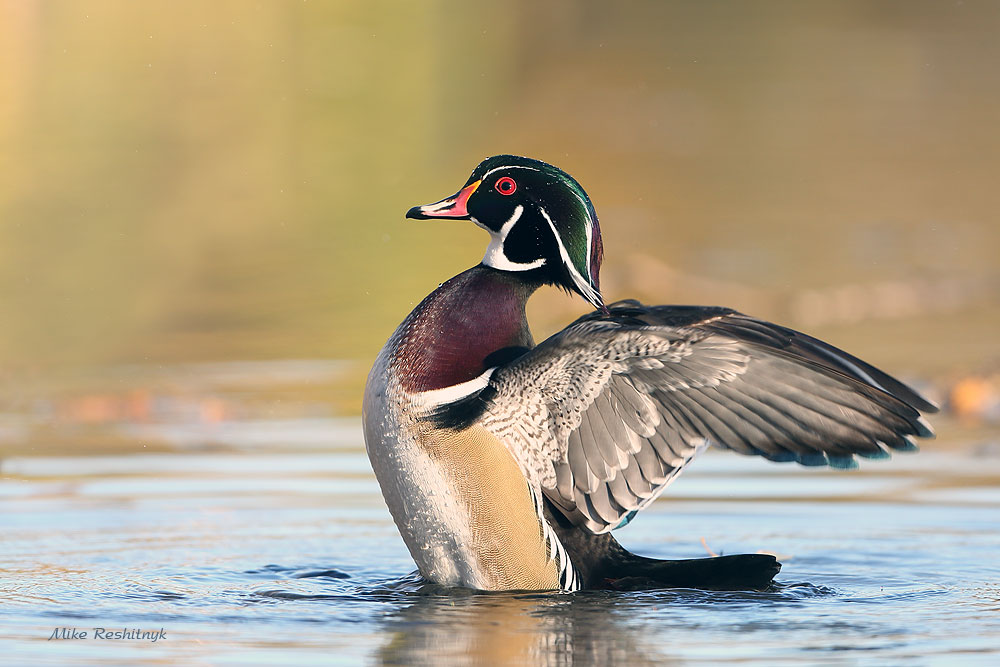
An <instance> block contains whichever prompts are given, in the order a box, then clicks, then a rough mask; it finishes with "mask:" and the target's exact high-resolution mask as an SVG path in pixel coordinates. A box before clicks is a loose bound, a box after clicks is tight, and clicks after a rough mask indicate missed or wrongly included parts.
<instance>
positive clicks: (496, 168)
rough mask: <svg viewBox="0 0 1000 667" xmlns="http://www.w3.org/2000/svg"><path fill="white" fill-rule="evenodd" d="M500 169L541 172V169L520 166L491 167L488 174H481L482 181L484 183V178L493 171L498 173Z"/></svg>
mask: <svg viewBox="0 0 1000 667" xmlns="http://www.w3.org/2000/svg"><path fill="white" fill-rule="evenodd" d="M501 169H527V170H528V171H541V169H535V168H534V167H526V166H524V165H521V164H508V165H504V166H502V167H493V168H492V169H490V170H489V171H488V172H486V173H485V174H483V180H484V181H485V180H486V177H487V176H489V175H490V174H492V173H493V172H494V171H500V170H501Z"/></svg>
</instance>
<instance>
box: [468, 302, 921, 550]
mask: <svg viewBox="0 0 1000 667" xmlns="http://www.w3.org/2000/svg"><path fill="white" fill-rule="evenodd" d="M488 390H489V392H488V396H489V398H488V399H487V406H486V412H485V415H484V420H483V424H484V426H486V428H488V429H489V430H491V431H493V432H494V433H495V434H496V435H498V436H499V437H500V438H501V439H502V440H503V441H504V442H505V443H506V444H507V446H508V447H509V448H510V449H511V451H512V453H513V454H514V456H515V457H517V458H518V459H519V461H520V462H521V465H522V466H523V467H525V468H526V469H527V470H529V471H533V472H534V473H535V474H536V476H537V479H538V480H539V482H540V483H541V486H542V490H543V492H544V493H545V495H546V496H547V497H548V498H549V499H550V500H551V501H552V502H553V503H554V504H555V505H556V506H557V507H559V508H560V509H561V510H562V512H563V513H564V514H566V515H567V516H568V517H569V518H570V519H571V520H573V521H574V523H576V524H577V525H581V526H585V527H587V528H588V529H589V530H591V531H593V532H595V533H603V532H607V531H609V530H611V529H613V528H615V527H616V526H618V525H620V524H621V523H622V522H623V521H626V522H627V521H628V520H629V519H630V518H631V517H632V516H633V515H634V513H635V512H637V511H638V510H640V509H642V508H643V507H645V506H646V505H648V504H649V503H650V502H652V501H653V500H654V499H655V498H656V497H657V496H658V495H659V494H660V493H661V492H662V491H663V489H664V488H665V487H666V486H667V484H669V483H670V482H671V481H672V480H673V478H674V477H675V476H676V475H677V474H678V473H679V472H680V471H681V470H682V469H683V468H684V467H685V466H686V465H687V464H688V463H689V462H690V461H691V460H692V458H693V457H694V456H695V455H696V454H697V453H698V452H699V451H701V450H702V449H703V448H704V447H705V446H706V445H708V444H712V445H716V446H720V447H724V448H727V449H732V450H735V451H737V452H740V453H743V454H754V455H758V456H763V457H765V458H768V459H771V460H773V461H797V462H799V463H801V464H804V465H831V466H833V467H838V468H852V467H856V466H857V462H856V461H855V458H854V455H858V456H862V457H866V458H887V457H888V455H889V454H888V452H889V450H892V449H896V450H903V451H905V450H913V449H915V445H914V442H913V437H914V436H918V437H930V436H932V435H933V433H932V432H931V430H930V428H929V427H928V425H927V423H926V422H925V421H924V420H923V419H922V418H921V416H920V412H919V411H920V410H922V411H925V412H934V411H936V410H937V408H936V407H935V406H934V405H933V404H931V403H929V402H927V401H926V400H925V399H923V398H922V397H920V395H918V394H917V393H916V392H915V391H913V390H912V389H910V388H909V387H907V386H906V385H904V384H903V383H901V382H899V381H898V380H895V379H894V378H892V377H890V376H888V375H886V374H885V373H883V372H881V371H879V370H878V369H876V368H874V367H873V366H870V365H869V364H866V363H865V362H863V361H861V360H859V359H857V358H855V357H852V356H851V355H848V354H847V353H845V352H842V351H841V350H838V349H836V348H834V347H832V346H830V345H827V344H826V343H823V342H822V341H819V340H817V339H815V338H812V337H810V336H806V335H804V334H801V333H798V332H796V331H793V330H791V329H787V328H785V327H780V326H778V325H775V324H770V323H768V322H763V321H761V320H757V319H754V318H751V317H747V316H745V315H742V314H740V313H737V312H735V311H733V310H729V309H725V308H706V307H700V306H658V307H645V306H641V305H640V304H638V303H637V302H621V303H619V304H615V305H613V306H612V307H611V308H610V312H609V314H601V313H600V312H596V313H593V314H591V315H587V316H585V317H583V318H581V319H579V320H577V321H576V322H574V323H573V324H572V325H570V326H569V327H567V328H566V329H564V330H563V331H561V332H560V333H558V334H556V335H554V336H552V337H551V338H549V339H548V340H546V341H544V342H543V343H541V344H540V345H538V346H537V347H536V348H534V349H532V350H530V351H529V352H527V353H525V354H524V355H523V356H521V357H519V358H517V359H516V360H514V361H513V362H512V363H510V364H508V365H505V366H501V367H500V368H498V369H497V370H496V371H495V372H494V373H493V376H492V378H491V380H490V387H489V388H488ZM486 396H487V395H486V394H484V398H486ZM539 443H541V444H539Z"/></svg>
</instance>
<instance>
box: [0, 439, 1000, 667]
mask: <svg viewBox="0 0 1000 667" xmlns="http://www.w3.org/2000/svg"><path fill="white" fill-rule="evenodd" d="M288 427H289V428H288V432H289V433H292V434H299V437H298V438H297V439H293V440H294V441H293V443H292V444H285V443H283V442H282V440H281V436H280V433H281V430H280V429H277V428H275V429H272V431H271V432H272V433H273V434H274V437H273V439H271V440H270V441H268V439H267V438H266V437H264V436H262V435H261V433H262V432H264V433H266V432H267V431H266V430H264V431H261V430H255V429H252V428H249V427H247V425H243V426H242V427H241V428H242V430H240V429H239V428H235V427H234V429H233V430H232V431H230V432H229V436H230V437H229V438H228V441H229V443H230V444H229V446H228V447H227V448H226V449H216V450H213V451H202V450H198V449H197V448H190V447H189V448H188V449H187V451H177V452H172V453H170V452H167V453H150V454H133V455H120V454H115V455H107V456H62V457H40V456H38V457H32V456H18V457H12V458H8V459H6V460H4V461H3V478H2V480H0V505H2V506H3V511H2V514H0V528H2V534H3V540H2V543H0V545H2V546H0V559H2V570H0V591H2V592H0V595H2V599H3V604H2V606H0V629H2V632H0V634H2V638H3V639H2V644H0V646H2V650H3V651H4V654H5V656H6V657H7V658H8V659H9V660H10V661H12V662H14V663H23V662H29V661H30V662H32V663H35V664H61V663H65V662H67V661H74V662H82V663H92V664H133V663H135V662H137V661H143V662H145V661H160V662H165V663H174V662H178V663H179V662H184V663H192V662H193V663H195V664H208V663H211V664H229V663H234V664H247V663H257V664H267V663H280V662H288V661H293V660H294V661H296V662H304V663H311V662H315V663H321V662H322V663H328V662H334V663H357V662H365V663H384V664H447V663H451V662H458V663H468V662H476V661H481V660H491V661H497V660H499V661H507V662H514V663H531V664H557V665H561V664H570V663H573V662H579V663H581V664H588V663H591V662H595V661H596V662H599V663H605V662H608V661H611V660H615V661H622V662H624V661H628V663H629V664H665V663H667V664H671V663H678V664H685V663H718V662H740V663H744V664H776V663H782V662H788V663H800V662H802V661H808V662H823V663H834V664H857V663H859V662H865V663H869V662H870V663H877V664H886V663H899V662H904V661H905V662H907V663H908V664H939V663H943V662H946V661H948V662H950V661H952V660H954V659H955V658H956V657H960V658H963V659H965V660H967V661H978V662H981V663H982V664H991V663H993V664H995V662H996V661H997V660H1000V566H998V561H997V557H996V554H997V552H998V551H1000V530H998V529H1000V513H998V511H997V506H998V504H1000V485H998V482H1000V454H998V452H997V451H996V449H995V448H991V447H989V446H978V447H977V446H972V445H970V446H967V447H963V446H951V447H943V446H942V444H938V445H936V446H932V447H929V448H927V451H924V452H922V453H920V454H917V455H900V456H896V457H894V458H893V459H892V460H891V461H887V462H868V463H867V464H865V463H863V464H862V465H863V469H862V470H861V471H860V472H846V473H845V472H832V471H820V470H808V469H803V468H800V467H797V466H789V465H778V464H771V463H767V462H762V461H757V460H754V459H749V458H744V457H740V456H737V455H733V454H725V453H718V454H716V453H710V454H708V455H706V456H705V457H704V458H703V459H702V460H699V461H697V462H696V464H695V465H694V466H693V467H692V469H691V470H690V471H688V472H687V473H686V474H685V475H684V476H683V477H682V478H681V479H680V480H679V481H678V482H677V483H676V484H675V485H674V486H673V487H671V489H670V492H669V493H668V494H667V496H666V497H665V498H664V499H661V500H660V501H659V502H657V503H655V504H654V505H653V506H652V507H651V508H649V510H647V511H646V512H644V514H643V515H642V516H641V517H639V518H638V519H637V520H636V521H635V522H634V523H633V524H632V525H631V526H629V527H628V528H626V529H624V530H622V531H620V532H619V538H620V539H621V540H622V541H623V542H624V543H625V544H626V545H627V546H629V547H630V548H632V549H633V550H635V551H638V552H640V553H643V554H646V555H651V556H658V557H664V558H683V557H701V556H704V555H705V551H704V548H703V547H702V545H701V544H700V541H701V539H702V538H704V540H705V544H706V545H707V546H708V547H709V548H711V549H713V550H714V551H716V552H720V553H737V552H751V551H757V550H765V551H770V552H774V553H777V554H779V555H780V556H781V558H782V560H783V562H784V569H783V570H782V572H781V574H780V575H779V576H778V578H777V582H778V583H777V584H776V585H775V586H774V587H773V589H771V590H769V591H766V592H760V593H725V592H700V591H693V590H676V591H650V592H642V593H608V592H585V593H578V594H535V593H532V594H527V593H505V594H483V593H474V592H470V591H460V590H459V591H456V590H447V589H443V588H440V587H435V586H431V585H427V584H424V583H423V582H421V581H420V580H419V578H418V577H416V576H415V575H413V574H411V571H412V569H413V564H412V561H411V560H410V558H409V555H408V554H407V552H406V549H405V547H404V546H403V544H402V542H401V540H400V538H399V537H398V534H397V532H396V529H395V526H394V525H393V524H392V521H391V519H390V517H389V515H388V513H387V511H386V509H385V507H384V505H383V503H382V500H381V496H380V493H379V490H378V486H377V484H376V482H375V480H374V478H373V476H372V474H371V472H370V468H369V465H368V461H367V458H366V457H365V454H364V451H363V447H362V445H361V440H360V428H359V425H358V423H357V421H356V420H353V419H346V420H338V419H311V420H299V421H296V422H290V423H289V424H288ZM219 428H221V429H222V431H223V432H225V428H224V427H219ZM240 433H255V435H254V437H249V436H248V437H245V438H242V439H241V437H240V435H239V434H240ZM303 434H311V435H303ZM351 434H353V439H352V436H351ZM323 443H334V444H332V445H331V444H323ZM56 628H76V629H77V630H78V631H88V632H91V633H93V629H94V628H107V629H121V628H126V629H138V630H143V631H153V630H159V629H161V628H162V629H163V631H164V633H165V635H164V636H163V637H162V638H161V639H158V640H157V641H156V642H152V641H150V640H148V639H147V640H142V639H121V640H96V639H92V638H88V639H58V640H56V639H52V640H50V639H49V637H50V636H51V635H52V633H53V631H54V630H55V629H56Z"/></svg>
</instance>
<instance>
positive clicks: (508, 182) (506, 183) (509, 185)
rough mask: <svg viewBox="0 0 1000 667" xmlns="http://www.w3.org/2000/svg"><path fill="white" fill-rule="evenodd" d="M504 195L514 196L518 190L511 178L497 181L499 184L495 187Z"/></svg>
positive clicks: (505, 177) (507, 177)
mask: <svg viewBox="0 0 1000 667" xmlns="http://www.w3.org/2000/svg"><path fill="white" fill-rule="evenodd" d="M494 187H495V188H496V189H497V192H499V193H500V194H502V195H512V194H514V191H515V190H517V183H515V182H514V179H513V178H511V177H510V176H504V177H503V178H500V179H497V183H496V185H495V186H494Z"/></svg>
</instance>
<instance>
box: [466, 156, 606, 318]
mask: <svg viewBox="0 0 1000 667" xmlns="http://www.w3.org/2000/svg"><path fill="white" fill-rule="evenodd" d="M501 169H527V170H528V171H538V172H541V169H536V168H535V167H528V166H525V165H521V164H510V165H504V166H502V167H494V168H493V169H490V170H489V171H488V172H486V173H485V174H483V178H482V180H483V181H485V180H486V177H487V176H489V175H490V174H492V173H493V172H495V171H500V170H501ZM570 192H572V193H573V196H574V197H576V198H577V199H578V200H580V206H582V207H583V210H584V211H585V212H587V211H589V210H590V209H589V207H588V206H587V202H586V201H585V200H584V199H583V197H581V196H580V195H579V194H578V193H577V192H576V191H575V190H573V189H572V188H570ZM539 208H541V207H539ZM542 213H543V214H544V215H545V219H546V220H548V221H549V226H550V227H552V233H553V234H555V236H556V241H558V242H559V250H560V252H561V253H562V255H563V261H564V262H565V261H566V257H567V256H568V255H567V254H566V249H565V248H564V247H563V245H562V240H561V239H560V238H559V234H558V233H557V232H556V228H555V226H554V225H553V224H552V219H551V218H549V216H548V214H546V213H545V211H544V210H543V211H542ZM476 224H479V223H478V222H477V223H476ZM504 226H505V227H506V225H504ZM480 227H482V225H480ZM484 229H485V228H484ZM504 236H505V237H506V234H505V235H504ZM593 242H594V230H593V229H592V228H591V226H590V225H587V250H588V252H587V274H588V275H592V274H593V272H594V267H593V265H592V253H591V252H590V248H591V247H592V245H591V244H592V243H593ZM501 245H502V244H501ZM490 247H491V248H492V247H493V244H492V243H491V244H490ZM486 255H487V257H488V256H489V251H487V252H486ZM504 260H506V257H505V258H504ZM544 263H545V262H544V261H542V264H544ZM483 264H486V265H487V266H492V264H488V263H487V262H486V260H485V259H484V260H483ZM511 264H512V265H513V266H528V265H527V264H523V265H519V264H513V263H511ZM542 264H539V265H538V266H541V265H542ZM566 265H567V266H568V267H569V270H570V273H572V274H573V281H574V282H576V283H577V284H580V283H579V280H578V279H582V277H581V276H580V274H579V272H577V270H576V267H574V266H573V264H572V263H571V262H566ZM494 268H500V267H494ZM531 268H536V267H531ZM507 270H508V271H511V270H516V269H507ZM524 270H527V269H524ZM583 285H585V286H586V288H585V289H586V291H585V292H584V293H585V294H586V293H587V292H590V293H592V294H595V295H597V298H598V299H600V295H598V294H597V292H595V291H594V290H593V289H592V288H590V285H589V281H587V280H584V281H583ZM601 302H602V303H603V301H601Z"/></svg>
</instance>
